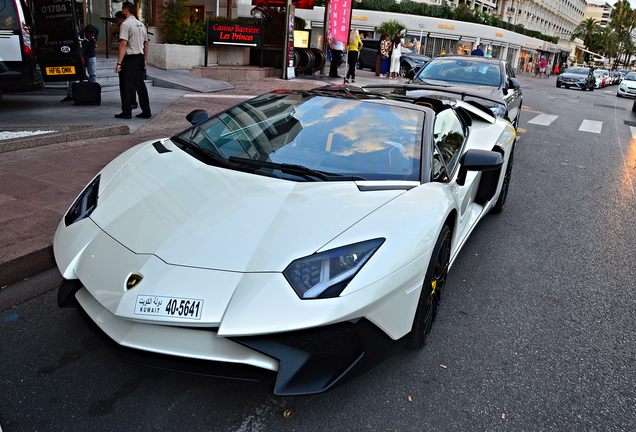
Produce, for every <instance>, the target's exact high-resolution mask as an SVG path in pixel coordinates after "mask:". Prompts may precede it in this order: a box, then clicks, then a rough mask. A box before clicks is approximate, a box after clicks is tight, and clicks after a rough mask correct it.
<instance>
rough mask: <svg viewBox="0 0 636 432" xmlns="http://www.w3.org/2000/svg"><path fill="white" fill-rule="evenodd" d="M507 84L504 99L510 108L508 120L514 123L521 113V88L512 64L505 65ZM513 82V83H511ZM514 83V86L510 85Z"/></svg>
mask: <svg viewBox="0 0 636 432" xmlns="http://www.w3.org/2000/svg"><path fill="white" fill-rule="evenodd" d="M504 70H505V74H506V84H505V86H504V99H505V100H506V106H507V107H508V118H509V119H510V121H511V122H514V121H515V119H517V116H518V115H519V112H520V111H521V100H522V99H521V86H520V85H519V83H518V82H517V76H516V75H515V72H514V70H512V67H511V66H510V64H508V63H506V64H505V68H504ZM511 80H512V81H511ZM511 83H514V84H515V85H514V86H511V85H510V84H511Z"/></svg>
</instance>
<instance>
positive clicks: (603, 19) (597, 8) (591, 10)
mask: <svg viewBox="0 0 636 432" xmlns="http://www.w3.org/2000/svg"><path fill="white" fill-rule="evenodd" d="M613 9H614V6H612V5H611V4H609V3H607V2H606V1H599V0H588V1H587V4H586V5H585V13H584V14H583V19H584V20H585V19H588V18H594V19H595V20H596V21H598V24H599V25H600V26H601V27H603V28H606V27H607V25H608V24H609V20H610V15H611V14H612V10H613Z"/></svg>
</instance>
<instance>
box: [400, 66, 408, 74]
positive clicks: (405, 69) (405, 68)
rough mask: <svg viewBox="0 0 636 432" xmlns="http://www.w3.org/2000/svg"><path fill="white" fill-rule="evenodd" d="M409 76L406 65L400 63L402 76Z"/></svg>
mask: <svg viewBox="0 0 636 432" xmlns="http://www.w3.org/2000/svg"><path fill="white" fill-rule="evenodd" d="M407 74H408V68H407V65H406V64H405V63H400V76H401V77H406V75H407Z"/></svg>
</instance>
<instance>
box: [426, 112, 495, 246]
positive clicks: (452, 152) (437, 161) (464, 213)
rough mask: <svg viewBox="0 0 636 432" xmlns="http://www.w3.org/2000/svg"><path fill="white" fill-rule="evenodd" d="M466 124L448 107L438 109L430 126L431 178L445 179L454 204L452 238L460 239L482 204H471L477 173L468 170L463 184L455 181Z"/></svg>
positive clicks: (473, 221)
mask: <svg viewBox="0 0 636 432" xmlns="http://www.w3.org/2000/svg"><path fill="white" fill-rule="evenodd" d="M467 132H468V128H467V127H466V125H465V124H464V123H463V122H462V121H461V119H460V118H459V116H458V115H457V113H456V112H455V111H454V110H453V109H452V108H448V109H446V110H443V111H441V112H439V113H438V114H437V116H436V118H435V124H434V126H433V143H434V150H433V175H432V179H433V181H439V182H444V183H447V185H448V187H449V188H450V189H451V194H452V195H453V197H454V199H455V200H456V205H457V208H458V213H459V214H458V221H459V224H458V227H457V228H458V229H457V233H459V235H458V236H456V237H455V238H454V242H455V241H461V239H463V238H464V237H465V236H466V235H467V234H468V233H469V232H470V228H471V227H472V226H473V225H474V224H475V222H476V221H477V220H478V218H479V215H480V214H481V210H482V208H483V207H482V206H480V205H478V204H475V196H476V194H477V187H478V186H479V178H480V176H481V173H478V172H475V171H473V172H468V174H467V176H466V181H465V183H464V184H463V185H459V184H457V181H456V179H457V173H458V171H459V160H460V158H461V155H462V154H463V153H464V152H465V151H466V149H465V143H466V139H467Z"/></svg>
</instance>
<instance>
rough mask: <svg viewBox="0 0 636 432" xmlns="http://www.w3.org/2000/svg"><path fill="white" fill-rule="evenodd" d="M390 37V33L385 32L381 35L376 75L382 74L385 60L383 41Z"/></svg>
mask: <svg viewBox="0 0 636 432" xmlns="http://www.w3.org/2000/svg"><path fill="white" fill-rule="evenodd" d="M388 37H389V34H388V33H383V34H382V36H381V37H380V43H379V44H378V45H379V46H378V56H377V60H376V62H375V76H377V77H379V76H382V75H381V73H382V62H383V61H384V55H383V54H382V42H383V41H385V40H386V39H387V38H388Z"/></svg>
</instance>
